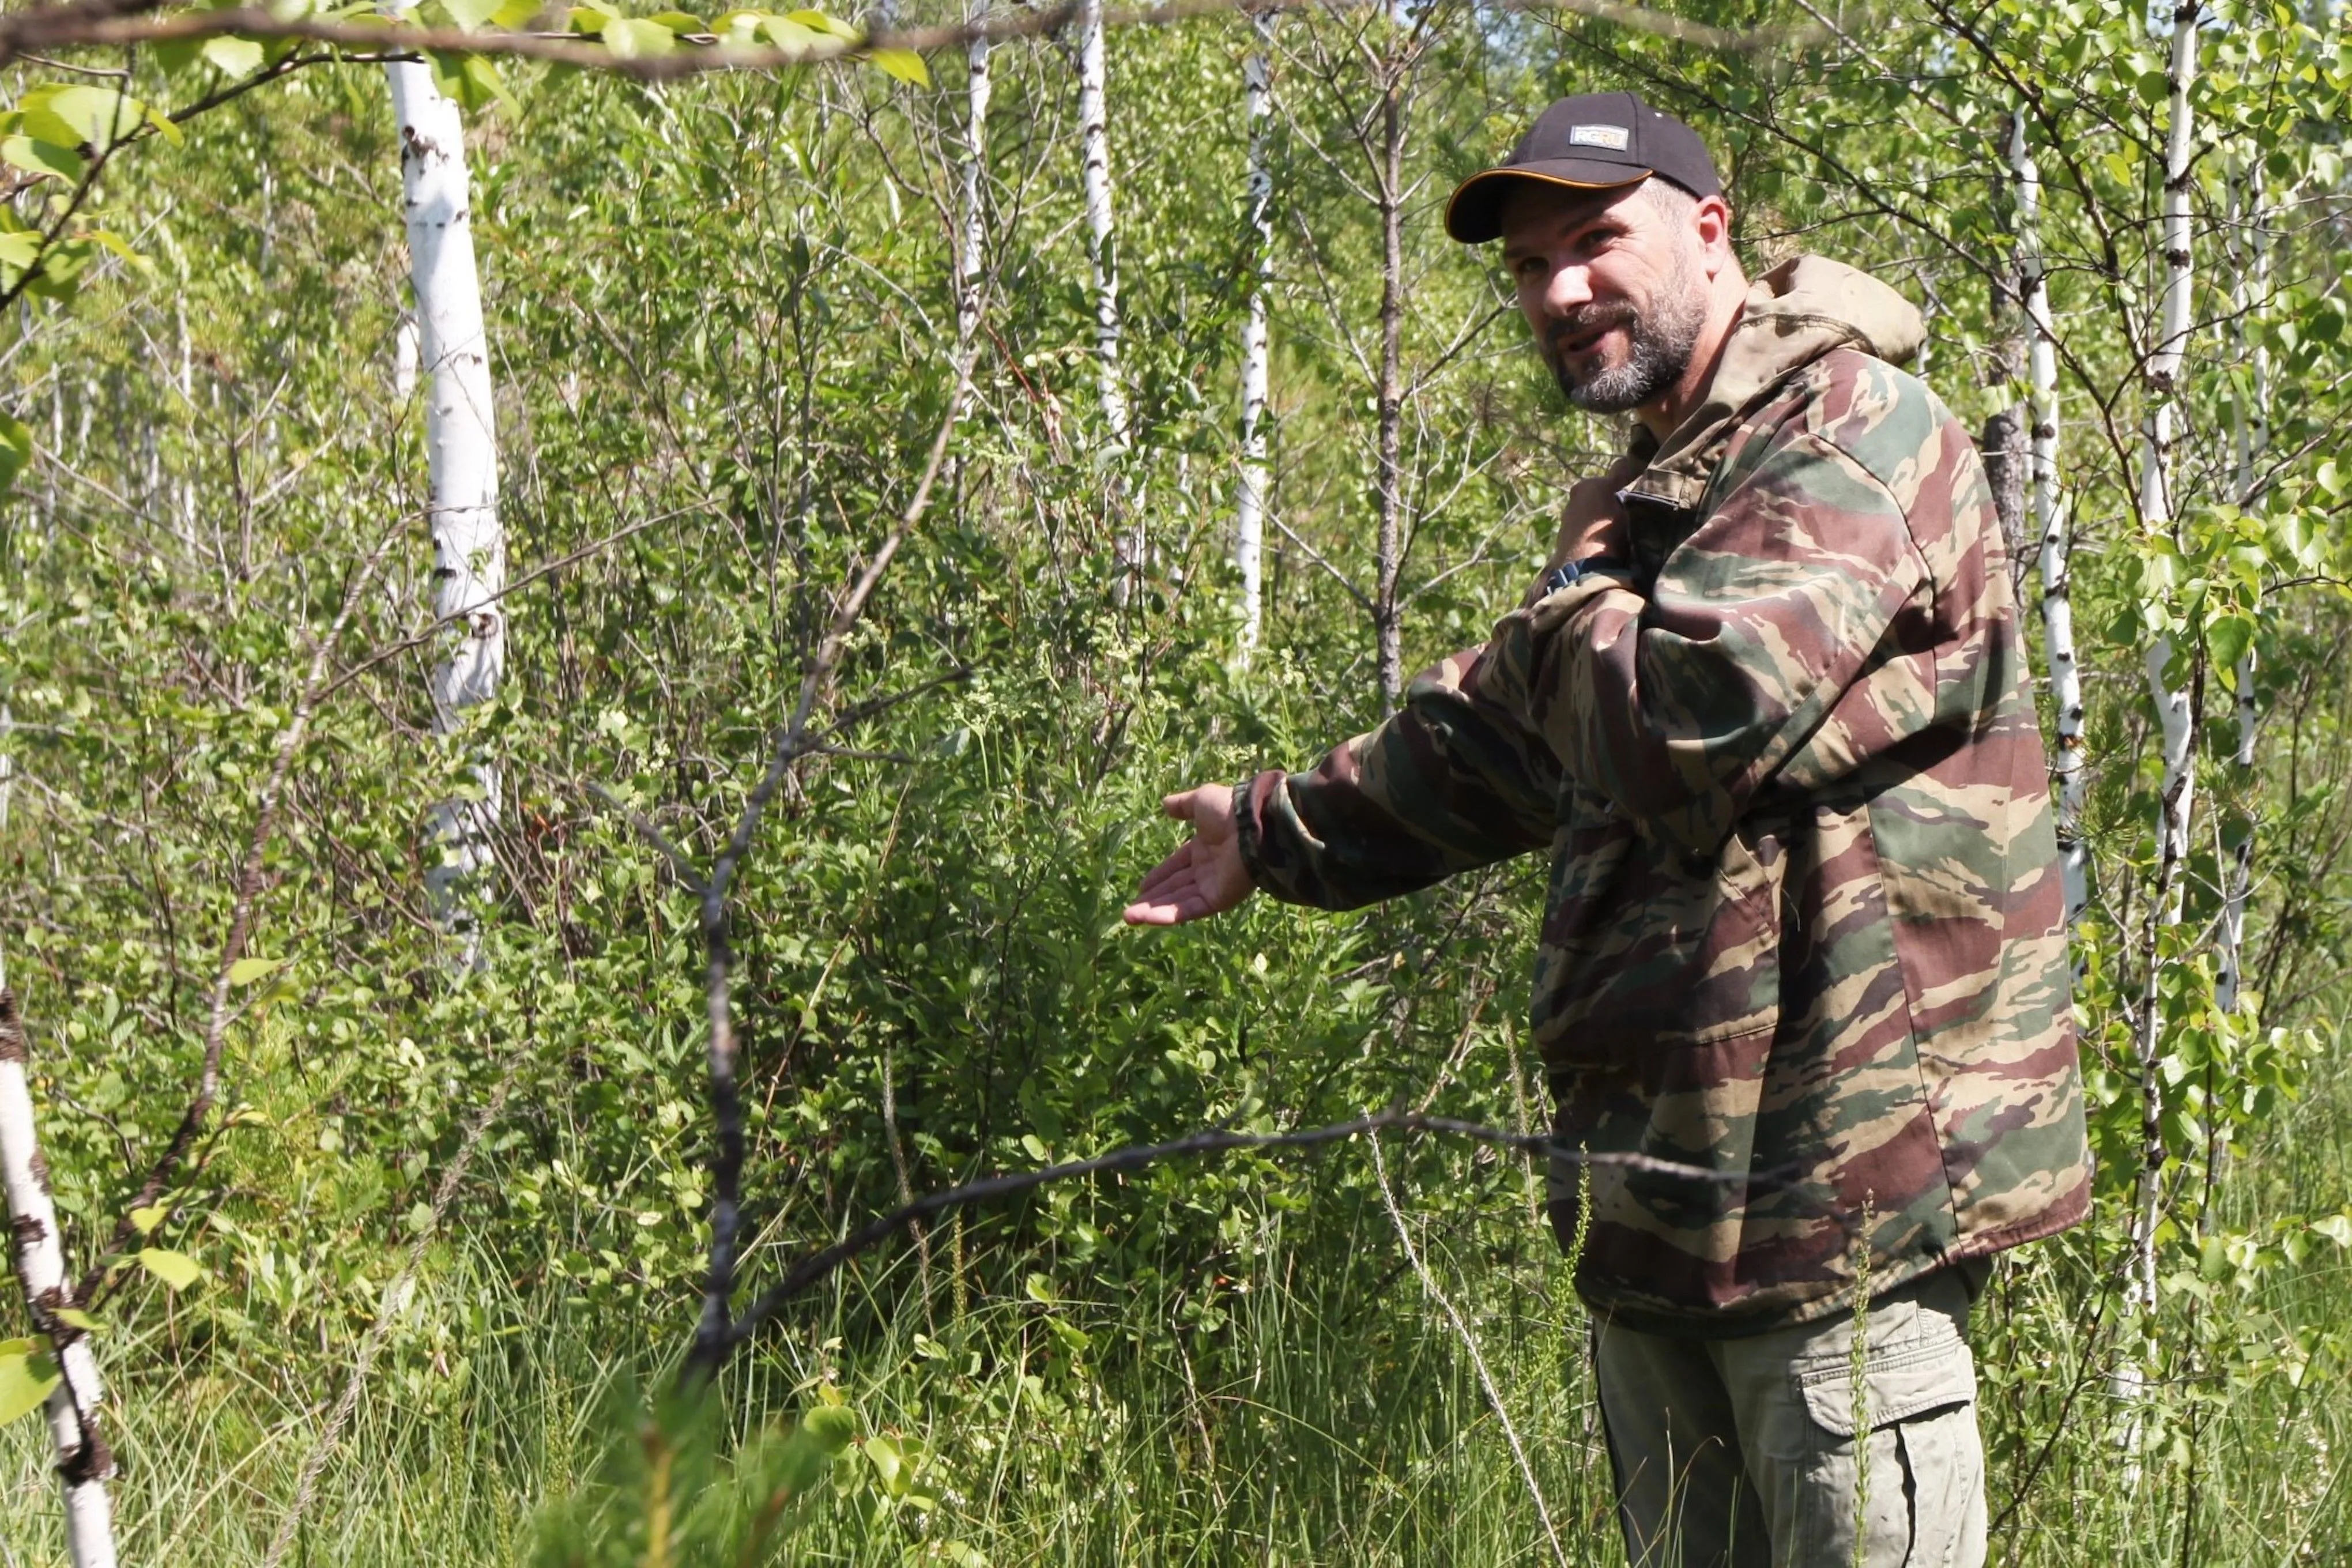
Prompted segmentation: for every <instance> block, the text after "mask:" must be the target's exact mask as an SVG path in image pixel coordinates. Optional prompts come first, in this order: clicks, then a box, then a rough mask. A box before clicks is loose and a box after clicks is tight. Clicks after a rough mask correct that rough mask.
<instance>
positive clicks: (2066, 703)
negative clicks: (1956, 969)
mask: <svg viewBox="0 0 2352 1568" xmlns="http://www.w3.org/2000/svg"><path fill="white" fill-rule="evenodd" d="M2009 163H2010V171H2011V176H2012V178H2013V180H2014V183H2015V186H2016V196H2017V285H2018V298H2019V300H2020V302H2021V306H2022V309H2023V311H2024V315H2025V331H2026V349H2025V368H2026V406H2027V410H2028V416H2029V418H2030V419H2031V420H2032V426H2031V428H2030V431H2029V435H2028V440H2029V446H2028V448H2027V451H2028V458H2027V484H2028V488H2029V489H2030V491H2031V493H2032V507H2033V525H2034V530H2035V532H2036V533H2037V535H2038V536H2039V537H2040V540H2041V556H2040V560H2039V562H2038V563H2037V564H2038V566H2039V569H2040V571H2041V574H2042V658H2043V659H2044V660H2045V661H2046V662H2047V663H2048V665H2049V667H2050V669H2049V682H2050V708H2051V711H2052V712H2053V714H2055V715H2056V718H2057V749H2056V752H2054V754H2053V756H2052V758H2051V763H2050V771H2051V773H2053V775H2055V782H2056V784H2057V789H2056V792H2055V793H2056V795H2057V817H2058V851H2059V869H2060V875H2061V877H2062V878H2063V884H2064V888H2065V898H2066V929H2067V931H2068V932H2069V933H2070V934H2071V933H2072V932H2073V931H2074V928H2075V927H2076V926H2077V925H2079V924H2080V923H2081V921H2082V919H2083V911H2084V910H2085V909H2086V908H2088V907H2089V905H2090V900H2091V879H2090V863H2089V862H2090V856H2089V852H2088V851H2087V850H2086V849H2085V847H2084V843H2083V797H2084V793H2085V791H2086V789H2087V787H2088V783H2089V779H2088V775H2087V774H2086V773H2084V768H2083V672H2082V666H2081V663H2080V660H2079V658H2077V655H2076V652H2075V647H2074V600H2073V596H2072V585H2071V584H2070V581H2069V575H2068V574H2069V564H2068V555H2069V547H2070V540H2069V537H2068V531H2069V529H2070V527H2071V526H2072V525H2071V523H2070V522H2069V521H2068V519H2067V517H2066V512H2065V497H2064V492H2063V490H2062V489H2060V487H2059V482H2058V341H2057V333H2056V331H2055V329H2054V328H2053V325H2052V323H2051V317H2050V277H2049V269H2048V267H2047V265H2046V264H2045V262H2044V261H2043V258H2042V170H2041V167H2040V165H2039V164H2038V163H2036V162H2035V160H2034V157H2033V149H2032V144H2031V143H2030V142H2028V141H2027V139H2026V115H2025V113H2024V112H2023V110H2020V111H2019V112H2018V114H2017V115H2016V116H2015V117H2014V118H2013V119H2012V120H2011V123H2010V139H2009Z"/></svg>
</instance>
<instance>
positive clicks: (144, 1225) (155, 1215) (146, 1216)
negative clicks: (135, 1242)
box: [131, 1204, 166, 1236]
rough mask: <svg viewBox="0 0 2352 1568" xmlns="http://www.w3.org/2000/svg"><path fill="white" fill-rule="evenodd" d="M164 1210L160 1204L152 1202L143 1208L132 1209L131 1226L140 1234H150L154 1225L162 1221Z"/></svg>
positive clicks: (152, 1232)
mask: <svg viewBox="0 0 2352 1568" xmlns="http://www.w3.org/2000/svg"><path fill="white" fill-rule="evenodd" d="M165 1212H166V1211H165V1209H164V1207H163V1205H162V1204H152V1205H149V1206H147V1207H146V1208H143V1209H132V1210H131V1229H133V1230H135V1231H137V1232H138V1233H139V1234H140V1235H142V1236H152V1234H154V1230H155V1227H156V1226H159V1225H162V1224H163V1215H164V1214H165Z"/></svg>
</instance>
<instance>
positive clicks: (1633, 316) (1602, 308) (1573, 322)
mask: <svg viewBox="0 0 2352 1568" xmlns="http://www.w3.org/2000/svg"><path fill="white" fill-rule="evenodd" d="M1640 319H1641V312H1639V311H1638V310H1634V309H1633V305H1632V304H1631V303H1629V302H1627V301H1625V300H1616V301H1613V302H1612V303H1610V304H1606V305H1587V306H1586V307H1585V308H1584V309H1582V310H1579V311H1577V312H1576V314H1574V315H1572V316H1563V317H1562V318H1560V319H1559V321H1555V322H1553V323H1552V324H1551V325H1550V326H1549V327H1547V328H1546V329H1544V342H1545V344H1546V346H1548V347H1549V349H1550V350H1551V351H1552V353H1559V350H1560V346H1561V345H1562V344H1563V343H1565V342H1568V340H1569V339H1570V338H1580V337H1582V336H1583V335H1584V334H1585V333H1587V332H1590V331H1598V330H1600V329H1602V328H1607V327H1622V326H1632V325H1633V324H1634V323H1635V322H1637V321H1639V320H1640Z"/></svg>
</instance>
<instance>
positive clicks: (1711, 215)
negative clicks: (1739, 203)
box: [1690, 195, 1731, 278]
mask: <svg viewBox="0 0 2352 1568" xmlns="http://www.w3.org/2000/svg"><path fill="white" fill-rule="evenodd" d="M1690 221H1691V223H1692V224H1693V226H1695V228H1696V233H1697V235H1698V243H1699V247H1700V249H1702V250H1703V251H1705V252H1706V272H1707V276H1708V277H1710V278H1712V277H1714V276H1715V275H1716V274H1717V273H1718V272H1720V271H1722V270H1723V268H1724V267H1725V266H1726V265H1727V263H1728V262H1729V261H1730V260H1731V204H1730V203H1729V202H1727V201H1725V200H1724V199H1723V198H1722V197H1721V196H1720V195H1713V196H1701V197H1699V199H1698V202H1697V205H1695V206H1694V207H1693V208H1692V209H1691V218H1690Z"/></svg>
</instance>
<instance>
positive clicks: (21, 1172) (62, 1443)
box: [0, 986, 114, 1568]
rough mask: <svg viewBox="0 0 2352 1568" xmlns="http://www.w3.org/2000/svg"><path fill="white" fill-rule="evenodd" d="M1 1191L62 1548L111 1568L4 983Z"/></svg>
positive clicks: (84, 1403) (76, 1353)
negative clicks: (57, 1487) (38, 1379)
mask: <svg viewBox="0 0 2352 1568" xmlns="http://www.w3.org/2000/svg"><path fill="white" fill-rule="evenodd" d="M0 1186H5V1188H6V1191H7V1195H8V1221H9V1226H10V1228H11V1229H12V1230H13V1232H14V1233H15V1236H16V1278H17V1279H18V1280H19V1281H20V1282H21V1283H22V1284H23V1286H24V1288H25V1304H26V1307H27V1308H28V1309H29V1310H30V1313H31V1316H32V1320H33V1326H34V1327H35V1328H36V1329H37V1330H39V1331H40V1332H41V1334H42V1336H43V1337H44V1338H46V1339H47V1341H48V1342H49V1344H50V1345H51V1347H52V1348H53V1349H54V1351H55V1352H56V1358H57V1363H58V1373H59V1376H58V1385H57V1386H56V1387H55V1388H54V1389H52V1390H50V1391H49V1397H48V1406H47V1415H48V1418H49V1439H50V1442H51V1443H52V1444H53V1445H54V1446H55V1447H56V1448H57V1453H58V1481H59V1482H60V1484H61V1485H62V1486H63V1488H64V1489H65V1508H66V1552H67V1555H68V1558H69V1559H70V1560H71V1562H72V1563H73V1565H74V1568H114V1516H113V1506H112V1503H111V1502H110V1500H109V1499H108V1497H107V1494H106V1481H107V1478H108V1477H110V1476H111V1475H112V1474H113V1473H114V1456H113V1455H112V1454H111V1453H110V1452H109V1451H108V1449H107V1447H106V1439H105V1438H104V1437H103V1436H101V1435H100V1430H99V1408H100V1402H101V1401H102V1400H103V1399H104V1398H105V1394H106V1391H105V1388H104V1387H103V1385H102V1384H100V1382H99V1377H98V1363H97V1361H96V1360H95V1359H94V1358H93V1357H92V1356H91V1354H90V1349H89V1335H87V1334H85V1333H83V1332H82V1331H80V1330H79V1329H78V1328H75V1327H74V1326H73V1325H72V1324H70V1323H67V1322H64V1321H60V1320H59V1318H58V1313H59V1312H60V1311H66V1310H71V1309H72V1308H73V1306H74V1305H75V1301H74V1294H73V1287H72V1286H71V1285H70V1284H68V1282H67V1279H66V1260H65V1247H64V1244H63V1241H62V1239H61V1238H60V1237H59V1236H58V1211H57V1206H56V1205H54V1204H53V1203H51V1202H50V1199H49V1179H48V1167H47V1165H46V1164H45V1163H42V1160H41V1147H40V1141H39V1136H38V1133H37V1129H36V1127H35V1125H34V1121H33V1096H32V1090H31V1088H30V1086H29V1085H28V1084H27V1083H26V1078H25V1031H24V1029H23V1027H22V1026H21V1025H19V1024H18V1022H17V1019H16V996H15V994H13V993H11V992H9V991H8V990H6V989H5V986H0Z"/></svg>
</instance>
